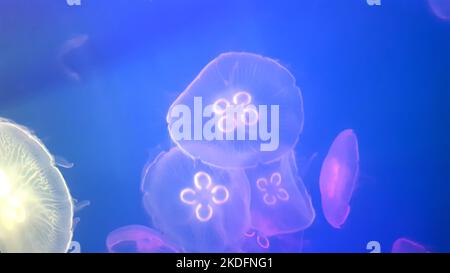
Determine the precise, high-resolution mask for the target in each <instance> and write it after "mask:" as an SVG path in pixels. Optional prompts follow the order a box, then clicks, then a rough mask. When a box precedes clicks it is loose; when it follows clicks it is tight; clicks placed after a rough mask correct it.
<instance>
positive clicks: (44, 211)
mask: <svg viewBox="0 0 450 273" xmlns="http://www.w3.org/2000/svg"><path fill="white" fill-rule="evenodd" d="M72 219H73V204H72V199H71V196H70V193H69V190H68V188H67V186H66V183H65V181H64V178H63V176H62V175H61V173H60V172H59V170H58V169H57V168H56V167H55V162H54V159H53V157H52V155H51V154H50V153H49V152H48V150H47V149H46V148H45V147H44V145H43V144H42V143H41V142H40V140H39V139H38V138H37V137H35V136H34V135H33V134H32V133H31V132H30V131H28V130H27V129H26V128H24V127H21V126H19V125H17V124H14V123H12V122H10V121H7V120H4V119H0V252H67V250H68V248H69V245H70V242H71V239H72V221H73V220H72Z"/></svg>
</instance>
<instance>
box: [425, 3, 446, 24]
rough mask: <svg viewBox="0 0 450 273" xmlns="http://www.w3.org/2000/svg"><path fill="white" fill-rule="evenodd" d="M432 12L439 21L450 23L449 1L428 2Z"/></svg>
mask: <svg viewBox="0 0 450 273" xmlns="http://www.w3.org/2000/svg"><path fill="white" fill-rule="evenodd" d="M428 4H429V6H430V8H431V11H432V12H433V13H434V15H436V16H437V17H438V18H439V19H441V20H444V21H450V1H449V0H428Z"/></svg>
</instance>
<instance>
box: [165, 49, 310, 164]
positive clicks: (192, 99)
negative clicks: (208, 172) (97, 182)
mask: <svg viewBox="0 0 450 273" xmlns="http://www.w3.org/2000/svg"><path fill="white" fill-rule="evenodd" d="M167 123H168V126H169V133H170V136H171V138H172V140H173V141H174V142H175V143H176V144H177V146H178V147H179V148H180V149H181V150H182V151H183V152H185V153H187V154H188V155H190V156H191V157H193V158H197V159H200V160H202V161H203V162H205V163H208V164H210V165H213V166H216V167H223V168H247V167H255V166H257V165H258V163H269V162H273V161H276V160H277V159H280V158H281V157H282V156H283V155H284V154H286V153H289V151H290V150H292V149H293V148H294V147H295V145H296V143H297V139H298V137H299V135H300V133H301V131H302V129H303V99H302V95H301V92H300V89H299V88H298V87H297V86H296V82H295V78H294V77H293V76H292V74H291V73H290V72H289V71H288V70H287V69H286V68H285V67H283V66H282V65H280V64H279V63H278V62H276V61H275V60H273V59H270V58H266V57H263V56H260V55H257V54H253V53H246V52H230V53H224V54H221V55H219V56H218V57H217V58H215V59H214V60H212V61H211V62H210V63H209V64H208V65H206V67H205V68H203V70H202V71H201V72H200V74H199V75H198V76H197V77H196V78H195V79H194V81H193V82H192V83H191V84H190V85H189V86H188V87H187V88H186V90H185V91H184V92H183V93H182V94H181V95H180V96H179V97H178V98H177V99H176V100H175V102H174V103H173V104H172V106H171V107H170V109H169V112H168V114H167Z"/></svg>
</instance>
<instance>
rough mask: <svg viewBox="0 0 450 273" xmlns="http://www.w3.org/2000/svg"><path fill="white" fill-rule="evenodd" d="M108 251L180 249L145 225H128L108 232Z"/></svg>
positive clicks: (169, 250)
mask: <svg viewBox="0 0 450 273" xmlns="http://www.w3.org/2000/svg"><path fill="white" fill-rule="evenodd" d="M106 247H107V248H108V252H110V253H178V252H181V250H180V249H179V248H178V247H177V246H175V245H174V244H172V243H171V242H169V241H168V240H167V239H166V238H164V236H163V235H162V234H160V233H159V232H157V231H156V230H153V229H151V228H149V227H146V226H141V225H129V226H124V227H121V228H118V229H116V230H114V231H112V232H111V233H109V234H108V237H107V239H106Z"/></svg>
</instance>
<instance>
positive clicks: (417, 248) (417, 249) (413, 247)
mask: <svg viewBox="0 0 450 273" xmlns="http://www.w3.org/2000/svg"><path fill="white" fill-rule="evenodd" d="M428 252H429V251H428V250H427V249H426V248H425V247H424V246H423V245H421V244H419V243H417V242H414V241H411V240H409V239H406V238H399V239H397V240H396V241H395V242H394V244H393V245H392V253H428Z"/></svg>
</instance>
